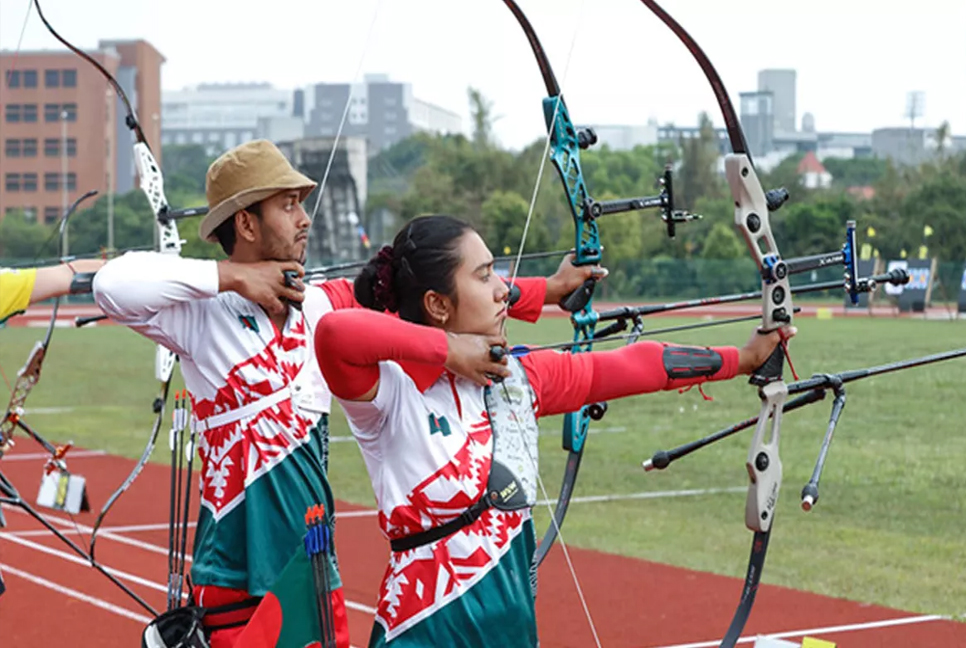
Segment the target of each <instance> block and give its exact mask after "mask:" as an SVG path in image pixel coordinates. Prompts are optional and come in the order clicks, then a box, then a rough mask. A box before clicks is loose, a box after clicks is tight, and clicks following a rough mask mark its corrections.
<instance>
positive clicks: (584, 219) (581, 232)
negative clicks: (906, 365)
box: [504, 0, 700, 565]
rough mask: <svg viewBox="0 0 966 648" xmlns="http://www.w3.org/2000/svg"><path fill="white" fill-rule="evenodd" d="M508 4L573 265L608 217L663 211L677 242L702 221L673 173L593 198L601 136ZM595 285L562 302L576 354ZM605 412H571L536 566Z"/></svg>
mask: <svg viewBox="0 0 966 648" xmlns="http://www.w3.org/2000/svg"><path fill="white" fill-rule="evenodd" d="M504 4H505V5H506V6H507V8H508V9H509V10H510V11H511V12H512V13H513V15H514V17H515V18H516V20H517V23H518V24H519V25H520V27H521V29H523V32H524V34H525V35H526V37H527V40H528V41H529V43H530V49H531V50H532V52H533V55H534V59H535V60H536V63H537V66H538V67H539V69H540V75H541V77H542V79H543V83H544V87H545V88H546V92H547V97H546V98H544V100H543V115H544V121H545V123H546V128H547V141H546V152H545V153H546V154H545V158H544V162H545V161H546V160H547V159H549V160H550V162H551V163H552V164H553V167H554V169H555V170H556V172H557V176H558V177H559V178H560V181H561V183H562V186H563V190H564V195H565V197H566V200H567V206H568V207H569V209H570V214H571V217H572V218H573V223H574V249H573V254H574V260H573V263H574V265H594V264H598V263H600V262H601V260H602V254H601V253H602V248H601V242H600V230H599V228H598V223H597V221H598V219H599V218H600V217H601V216H604V215H606V214H615V213H621V212H628V211H639V210H643V209H650V208H658V209H659V210H660V215H661V219H662V220H663V221H664V222H665V224H666V226H667V232H668V236H670V237H672V238H673V237H674V234H675V226H676V224H678V223H683V222H687V221H690V220H694V219H697V218H700V217H699V216H697V215H694V214H688V213H686V212H682V211H676V210H675V209H674V202H673V193H672V189H671V173H670V170H669V169H668V170H666V171H665V173H664V177H663V178H662V180H661V184H662V189H661V192H660V194H658V195H656V196H641V197H636V198H622V199H617V200H608V201H597V200H595V199H594V198H593V197H592V196H591V194H590V191H589V190H588V188H587V183H586V182H585V180H584V175H583V170H582V168H581V163H580V150H581V149H586V148H589V147H590V146H592V145H593V144H594V143H595V142H596V141H597V135H596V134H595V133H594V131H593V129H589V128H587V129H579V130H578V129H577V128H576V127H575V126H574V123H573V121H572V120H571V118H570V111H569V110H568V108H567V104H566V103H565V102H564V99H563V92H562V90H561V87H560V84H559V83H558V82H557V78H556V76H555V75H554V73H553V68H552V67H551V65H550V61H549V59H548V57H547V55H546V52H545V51H544V49H543V46H542V45H541V43H540V39H539V38H538V37H537V35H536V32H535V30H534V29H533V26H532V25H531V24H530V22H529V20H528V19H527V17H526V15H525V14H524V13H523V11H522V10H521V9H520V7H519V6H518V5H517V3H516V2H515V0H504ZM543 169H544V165H543V163H542V164H541V166H540V170H539V172H538V174H537V181H536V183H535V184H534V190H533V196H532V198H531V201H530V208H529V211H528V213H527V221H526V224H525V226H524V228H523V237H522V240H521V242H520V246H519V248H518V252H517V259H518V262H517V263H516V264H515V265H514V275H513V277H512V278H511V282H510V283H511V287H512V284H513V282H514V281H515V279H516V271H517V269H518V268H519V266H520V264H519V259H520V258H522V257H523V250H524V247H525V243H526V236H527V231H528V229H529V225H530V221H531V219H532V217H533V210H534V206H535V205H536V199H537V193H538V190H539V187H540V180H541V178H542V175H543ZM596 286H597V281H596V279H593V278H590V279H587V280H586V281H585V282H584V284H583V285H582V286H581V287H579V288H578V289H577V290H575V291H574V292H573V293H571V294H570V295H568V296H567V297H565V298H564V299H563V300H562V301H561V303H560V306H561V307H562V308H563V309H564V310H566V311H568V312H570V313H571V323H572V324H573V327H574V336H573V346H572V347H571V352H573V353H581V352H586V351H590V350H591V348H592V344H593V341H594V338H595V332H594V329H595V326H596V324H597V321H598V314H597V311H596V310H595V309H594V305H593V297H594V290H595V288H596ZM606 411H607V404H606V403H595V404H593V405H589V406H584V407H582V408H581V409H580V410H579V411H578V412H573V413H570V414H568V415H566V416H565V417H564V423H563V447H564V449H565V450H566V451H567V453H568V456H567V463H566V468H565V471H564V477H563V483H562V484H561V487H560V495H559V496H558V498H557V505H556V509H555V510H554V512H553V515H552V519H551V522H550V525H549V526H548V527H547V530H546V532H545V533H544V535H543V540H542V541H541V543H540V545H539V547H538V549H537V553H536V555H535V557H534V558H535V561H536V564H537V565H539V564H540V563H541V562H543V560H544V558H546V556H547V553H548V552H549V551H550V548H551V547H552V546H553V543H554V540H555V539H556V538H557V537H558V536H559V533H560V527H561V525H562V524H563V521H564V517H565V516H566V514H567V508H568V506H569V504H570V497H571V495H572V493H573V488H574V483H575V482H576V479H577V473H578V471H579V469H580V462H581V458H582V456H583V451H584V446H585V443H586V439H587V434H588V432H589V430H590V423H591V421H592V420H600V419H601V418H602V417H603V416H604V414H605V413H606Z"/></svg>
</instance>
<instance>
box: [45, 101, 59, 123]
mask: <svg viewBox="0 0 966 648" xmlns="http://www.w3.org/2000/svg"><path fill="white" fill-rule="evenodd" d="M44 121H48V122H55V121H60V104H44Z"/></svg>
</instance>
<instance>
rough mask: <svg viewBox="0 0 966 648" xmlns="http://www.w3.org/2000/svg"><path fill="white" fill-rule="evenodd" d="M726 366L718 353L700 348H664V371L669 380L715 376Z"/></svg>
mask: <svg viewBox="0 0 966 648" xmlns="http://www.w3.org/2000/svg"><path fill="white" fill-rule="evenodd" d="M722 364H724V360H722V358H721V356H720V355H718V353H717V352H715V351H712V350H711V349H707V348H699V347H681V346H667V347H664V371H666V372H667V376H668V378H671V379H674V378H698V377H701V376H708V377H710V376H713V375H714V374H716V373H717V372H718V370H719V369H721V365H722Z"/></svg>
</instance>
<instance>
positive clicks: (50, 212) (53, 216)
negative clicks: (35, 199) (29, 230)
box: [44, 207, 60, 224]
mask: <svg viewBox="0 0 966 648" xmlns="http://www.w3.org/2000/svg"><path fill="white" fill-rule="evenodd" d="M59 216H60V209H58V208H57V207H44V222H45V223H48V224H49V223H54V222H56V221H57V218H58V217H59Z"/></svg>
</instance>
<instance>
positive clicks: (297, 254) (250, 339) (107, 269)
mask: <svg viewBox="0 0 966 648" xmlns="http://www.w3.org/2000/svg"><path fill="white" fill-rule="evenodd" d="M315 187H316V183H315V182H313V181H312V180H310V179H309V178H307V177H305V176H304V175H302V174H301V173H299V172H298V171H296V170H295V169H294V168H292V166H291V165H290V164H289V162H288V160H287V159H286V158H285V157H284V155H282V153H281V152H280V151H279V150H278V149H277V148H276V147H275V146H274V145H273V144H272V143H271V142H268V141H265V140H256V141H252V142H248V143H246V144H242V145H240V146H238V147H236V148H234V149H231V150H230V151H228V152H226V153H225V154H223V155H222V156H221V157H219V158H218V159H217V160H215V162H213V163H212V165H211V167H210V168H209V169H208V173H207V176H206V193H207V199H208V206H209V211H208V214H207V215H206V216H205V218H204V220H203V221H202V222H201V226H200V234H201V237H202V238H203V239H205V240H207V241H210V242H217V243H219V244H220V245H221V247H222V249H223V250H224V251H225V253H226V254H227V255H228V258H227V260H224V261H212V260H200V259H187V258H181V257H176V256H172V255H164V254H160V253H154V252H131V253H128V254H126V255H124V256H122V257H119V258H117V259H115V260H113V261H110V262H108V263H107V265H105V266H104V268H103V269H101V270H100V272H98V274H97V276H96V278H95V281H94V296H95V301H96V302H97V304H98V306H100V307H101V309H103V311H104V312H105V313H107V314H108V316H109V317H110V318H111V319H112V320H114V321H116V322H118V323H120V324H124V325H127V326H129V327H130V328H132V329H133V330H135V331H137V332H138V333H140V334H142V335H144V336H146V337H148V338H150V339H151V340H154V341H155V342H157V343H159V344H162V345H164V346H166V347H167V348H169V349H171V350H172V351H173V352H175V353H177V354H178V356H179V358H180V362H181V370H182V374H183V375H184V380H185V385H186V387H187V388H188V391H189V392H190V394H191V399H192V408H193V413H192V425H193V426H194V429H195V430H196V431H197V432H198V434H199V438H200V441H199V446H198V447H199V454H200V459H201V506H200V513H199V519H198V524H197V530H196V534H195V541H194V550H193V562H192V569H191V580H192V581H193V589H192V594H193V598H194V601H195V602H196V603H197V605H198V606H200V607H202V608H204V617H203V623H204V627H205V636H206V639H207V641H208V642H210V646H211V647H212V648H227V647H229V646H235V645H238V646H241V645H244V646H274V645H283V644H286V645H287V644H288V643H290V642H292V641H296V637H297V638H298V639H297V640H298V641H301V640H303V639H304V638H305V637H304V635H300V634H298V632H299V630H297V629H296V630H293V625H292V624H290V625H286V622H288V621H289V620H290V618H289V617H285V616H284V612H285V610H284V609H283V608H284V606H280V603H279V593H280V592H284V590H285V588H286V583H288V582H290V581H289V580H287V579H288V578H289V576H290V575H291V573H292V572H293V569H297V568H300V565H301V564H303V563H304V562H305V556H304V551H305V550H304V549H303V537H304V536H305V529H306V526H305V516H306V511H307V509H309V508H310V507H313V506H316V505H318V504H324V507H325V511H327V512H328V513H329V518H328V520H327V523H328V524H329V526H330V528H331V526H332V525H333V523H334V518H333V517H332V512H333V511H334V501H333V495H332V493H331V490H330V487H329V483H328V479H327V474H326V471H327V468H328V466H327V442H328V413H329V410H330V406H331V394H330V392H329V389H328V387H327V385H326V384H325V381H324V380H323V378H322V376H321V373H320V372H319V369H318V366H319V365H318V362H317V361H316V359H315V357H314V356H315V350H314V349H315V346H314V330H315V326H316V323H317V322H318V321H319V319H320V318H321V317H322V316H323V315H325V314H326V313H328V312H330V311H332V310H333V309H338V308H353V307H358V304H357V303H356V302H355V300H354V298H353V296H352V284H351V282H349V281H347V280H335V281H329V282H325V283H323V284H321V285H319V286H315V285H303V283H302V281H301V279H300V277H302V276H303V275H304V269H303V267H302V263H304V259H305V251H306V241H307V239H308V235H309V230H310V227H311V221H310V220H309V218H308V216H307V215H306V213H305V210H304V209H303V207H302V202H303V201H304V200H305V198H306V197H307V196H308V194H309V193H310V192H311V191H312V190H313V189H314V188H315ZM598 270H599V269H598ZM286 272H290V273H295V276H297V277H299V279H294V280H289V281H286V276H285V274H284V273H286ZM592 274H595V270H594V269H592V268H590V267H576V266H573V265H572V264H571V263H570V262H569V261H568V260H566V259H565V260H564V262H563V263H561V266H560V269H558V271H557V273H556V274H554V275H553V276H552V277H549V278H547V279H544V278H531V279H519V280H518V281H517V282H516V283H517V285H518V286H519V288H520V297H519V299H518V300H517V301H516V303H515V304H514V305H513V306H512V307H511V309H510V314H511V315H513V316H514V317H517V318H518V319H524V320H528V321H535V320H536V319H537V318H538V317H539V315H540V311H541V308H542V305H543V303H545V302H546V303H556V302H558V301H559V300H560V299H561V298H562V297H563V296H564V295H566V294H568V293H569V292H571V291H572V290H574V289H575V288H577V287H578V286H580V285H581V284H582V283H583V282H584V281H585V280H586V279H587V278H588V277H590V276H591V275H592ZM595 276H596V275H595ZM365 343H366V340H364V339H360V340H359V344H365ZM300 561H301V562H300ZM328 571H329V572H330V573H331V574H332V578H331V581H330V586H329V588H330V592H329V599H330V601H329V603H330V605H329V606H328V607H329V608H330V609H331V622H332V624H333V626H334V635H335V637H336V643H337V645H338V646H339V648H347V647H348V646H349V636H348V634H349V633H348V622H347V618H346V610H345V603H344V598H343V592H342V587H341V580H340V578H339V574H338V567H337V564H336V561H335V556H334V554H329V556H328ZM280 579H281V580H280ZM295 580H299V579H297V578H296V579H295ZM302 580H303V581H304V579H302ZM282 598H285V597H284V596H283V597H282ZM293 624H294V622H293ZM311 639H315V640H317V639H318V637H313V638H311ZM305 643H307V642H303V643H298V645H305ZM172 645H173V644H172ZM192 645H193V644H192ZM293 645H294V644H293Z"/></svg>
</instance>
